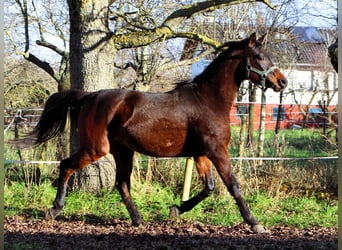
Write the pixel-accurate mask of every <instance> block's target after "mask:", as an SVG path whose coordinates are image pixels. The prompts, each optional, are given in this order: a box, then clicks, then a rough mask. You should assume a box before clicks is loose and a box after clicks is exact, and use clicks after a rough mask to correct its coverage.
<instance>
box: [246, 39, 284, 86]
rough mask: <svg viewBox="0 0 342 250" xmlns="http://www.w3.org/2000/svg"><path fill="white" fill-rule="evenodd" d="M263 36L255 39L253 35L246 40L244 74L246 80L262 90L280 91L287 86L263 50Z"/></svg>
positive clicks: (282, 75) (282, 76) (280, 73)
mask: <svg viewBox="0 0 342 250" xmlns="http://www.w3.org/2000/svg"><path fill="white" fill-rule="evenodd" d="M264 38H265V36H263V37H261V38H259V39H258V40H257V39H256V35H255V33H253V34H252V35H251V36H250V37H249V39H247V40H246V53H247V57H246V72H247V79H249V80H251V81H252V82H254V83H256V84H258V85H260V86H261V87H262V88H263V89H266V88H272V89H273V90H274V91H276V92H279V91H282V90H283V89H284V88H285V87H286V85H287V79H286V77H285V76H284V74H283V73H282V72H281V71H280V70H279V69H278V68H277V67H276V66H274V65H273V63H272V61H271V59H270V57H269V56H268V54H267V52H266V51H265V50H264V48H263V42H264Z"/></svg>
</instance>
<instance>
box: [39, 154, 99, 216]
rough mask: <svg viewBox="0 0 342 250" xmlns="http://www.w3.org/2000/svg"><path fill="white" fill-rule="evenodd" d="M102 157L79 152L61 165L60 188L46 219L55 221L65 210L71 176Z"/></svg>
mask: <svg viewBox="0 0 342 250" xmlns="http://www.w3.org/2000/svg"><path fill="white" fill-rule="evenodd" d="M100 157H101V156H95V157H94V156H93V157H91V156H90V155H89V154H88V153H86V152H83V151H78V152H77V153H75V154H74V155H72V156H71V157H69V158H66V159H64V160H62V161H61V163H60V167H59V168H60V170H59V179H58V188H57V194H56V198H55V200H54V201H53V207H52V208H50V209H49V210H48V211H47V212H46V215H45V218H46V219H54V218H55V217H56V216H57V215H58V214H59V213H60V212H61V210H62V209H63V207H64V203H65V201H64V200H65V195H66V189H67V185H68V180H69V178H70V176H71V175H72V174H73V173H74V172H75V171H76V170H78V169H80V168H83V167H85V166H87V165H88V164H90V163H91V162H93V161H95V160H97V159H98V158H100Z"/></svg>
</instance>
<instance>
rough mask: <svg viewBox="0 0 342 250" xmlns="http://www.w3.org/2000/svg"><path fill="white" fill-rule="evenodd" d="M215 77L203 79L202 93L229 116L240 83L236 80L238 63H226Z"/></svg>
mask: <svg viewBox="0 0 342 250" xmlns="http://www.w3.org/2000/svg"><path fill="white" fill-rule="evenodd" d="M223 66H224V67H220V69H218V70H217V71H216V73H215V74H213V75H207V76H206V79H202V80H201V81H202V84H201V85H202V86H201V88H202V91H203V92H205V93H206V96H210V97H211V99H212V100H214V101H215V103H216V105H217V106H218V107H219V109H220V110H222V111H223V112H225V113H227V115H229V112H230V109H231V107H232V105H233V103H234V102H235V99H236V96H237V92H238V89H239V87H238V86H239V83H237V82H236V79H235V71H236V70H237V68H238V63H236V62H235V61H226V62H225V63H224V65H223Z"/></svg>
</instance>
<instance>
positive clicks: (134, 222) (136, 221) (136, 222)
mask: <svg viewBox="0 0 342 250" xmlns="http://www.w3.org/2000/svg"><path fill="white" fill-rule="evenodd" d="M145 224H146V223H145V221H144V220H143V219H142V218H141V217H139V218H137V219H134V220H132V225H133V226H135V227H139V226H140V225H145Z"/></svg>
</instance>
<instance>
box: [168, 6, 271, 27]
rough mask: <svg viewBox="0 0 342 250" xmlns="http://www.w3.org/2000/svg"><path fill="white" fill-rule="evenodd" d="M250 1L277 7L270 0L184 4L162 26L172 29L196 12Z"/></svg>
mask: <svg viewBox="0 0 342 250" xmlns="http://www.w3.org/2000/svg"><path fill="white" fill-rule="evenodd" d="M250 2H262V3H264V4H266V5H267V6H268V7H270V8H271V9H275V7H274V6H272V5H271V3H270V2H269V1H268V0H216V1H212V0H211V1H210V0H209V1H204V2H199V3H194V4H190V5H186V6H184V8H182V9H178V10H176V11H174V12H173V13H172V14H171V15H170V16H169V17H167V18H166V19H165V21H164V23H163V24H162V26H168V27H170V28H171V29H174V28H175V27H176V26H178V25H179V24H180V23H182V22H183V21H184V20H185V19H188V18H190V17H191V16H193V15H194V14H200V13H203V12H210V11H213V10H215V9H216V8H218V7H222V6H228V5H234V4H241V3H250Z"/></svg>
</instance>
